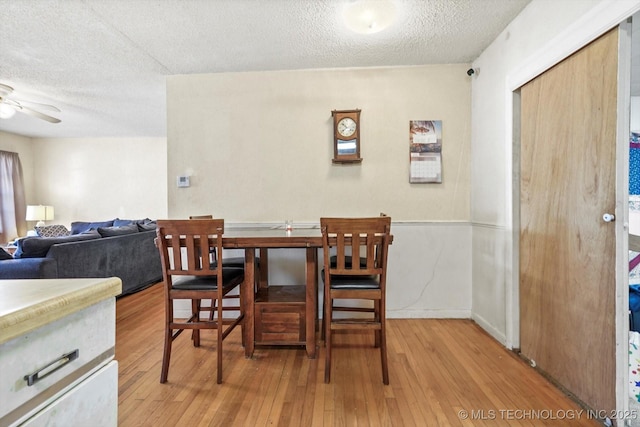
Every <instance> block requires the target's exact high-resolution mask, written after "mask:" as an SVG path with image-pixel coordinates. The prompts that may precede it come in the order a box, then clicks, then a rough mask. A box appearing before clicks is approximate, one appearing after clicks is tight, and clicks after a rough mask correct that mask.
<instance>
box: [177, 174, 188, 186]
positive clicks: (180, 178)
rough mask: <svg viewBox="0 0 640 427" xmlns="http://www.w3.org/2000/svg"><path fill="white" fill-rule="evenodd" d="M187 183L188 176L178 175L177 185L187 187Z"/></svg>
mask: <svg viewBox="0 0 640 427" xmlns="http://www.w3.org/2000/svg"><path fill="white" fill-rule="evenodd" d="M189 185H190V184H189V177H188V176H187V175H180V176H178V187H180V188H182V187H188V186H189Z"/></svg>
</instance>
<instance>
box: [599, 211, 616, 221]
mask: <svg viewBox="0 0 640 427" xmlns="http://www.w3.org/2000/svg"><path fill="white" fill-rule="evenodd" d="M602 219H603V220H604V222H613V221H615V220H616V216H615V215H614V214H610V213H606V214H604V215H602Z"/></svg>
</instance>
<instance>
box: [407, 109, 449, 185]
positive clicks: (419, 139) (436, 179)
mask: <svg viewBox="0 0 640 427" xmlns="http://www.w3.org/2000/svg"><path fill="white" fill-rule="evenodd" d="M409 182H410V183H418V184H420V183H442V120H411V121H409Z"/></svg>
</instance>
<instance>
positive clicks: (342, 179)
mask: <svg viewBox="0 0 640 427" xmlns="http://www.w3.org/2000/svg"><path fill="white" fill-rule="evenodd" d="M468 68H469V66H468V64H456V65H437V66H423V67H396V68H367V69H339V70H304V71H276V72H252V73H223V74H206V75H188V76H171V77H169V78H168V79H167V117H168V126H167V135H168V137H167V145H168V177H167V179H168V194H169V216H170V217H174V218H186V217H188V216H189V215H192V214H213V215H215V216H217V217H222V218H225V219H226V220H227V221H229V222H232V223H233V222H252V223H253V222H259V223H265V222H275V223H282V222H283V221H284V220H285V219H287V218H292V219H293V220H294V223H295V222H310V223H318V222H319V218H320V217H321V216H366V215H373V216H377V215H378V214H379V213H380V212H385V213H386V214H388V215H390V216H391V217H392V220H393V224H392V233H393V234H394V241H393V245H392V247H391V249H390V254H389V257H390V259H389V277H388V316H389V317H463V318H468V317H470V315H471V280H470V279H471V270H470V261H469V260H470V247H471V245H470V241H471V233H470V227H469V223H468V219H469V200H470V195H469V188H470V183H469V164H470V163H469V162H470V138H471V135H470V99H471V98H470V79H469V77H468V76H467V74H466V70H467V69H468ZM354 108H360V109H362V115H361V128H362V133H361V137H362V148H361V155H362V157H363V159H364V160H363V162H362V163H361V164H358V165H334V164H332V162H331V159H332V157H333V140H332V132H333V127H332V118H331V111H332V110H334V109H338V110H340V109H354ZM420 119H424V120H442V129H443V183H442V184H409V121H410V120H420ZM180 174H188V175H190V176H191V187H189V188H177V186H176V176H177V175H180ZM271 252H272V253H270V254H269V261H270V266H269V274H270V282H272V283H279V284H291V283H298V282H300V280H303V278H304V271H303V269H301V266H303V256H304V251H297V253H296V251H287V250H281V251H271ZM296 257H297V258H299V262H297V263H291V262H289V261H291V259H293V258H296ZM294 264H295V265H297V266H298V267H300V268H297V269H296V268H295V267H294Z"/></svg>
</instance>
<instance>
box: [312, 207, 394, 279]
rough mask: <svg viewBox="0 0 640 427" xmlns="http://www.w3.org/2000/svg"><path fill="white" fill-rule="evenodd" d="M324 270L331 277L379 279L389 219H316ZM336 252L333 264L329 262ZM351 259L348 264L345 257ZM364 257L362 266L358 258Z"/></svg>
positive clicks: (385, 257)
mask: <svg viewBox="0 0 640 427" xmlns="http://www.w3.org/2000/svg"><path fill="white" fill-rule="evenodd" d="M320 228H321V231H322V240H323V249H324V259H325V269H326V270H328V271H329V273H330V274H332V275H343V276H349V275H375V274H377V275H380V274H383V273H384V272H385V271H386V266H387V250H388V246H389V236H390V232H391V218H390V217H388V216H384V217H373V218H320ZM333 247H335V248H336V263H335V265H334V266H331V263H330V262H329V259H330V250H331V248H333ZM349 254H350V255H351V262H350V263H349V262H347V256H348V255H349ZM362 255H366V263H361V262H360V260H359V257H360V256H362Z"/></svg>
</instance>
